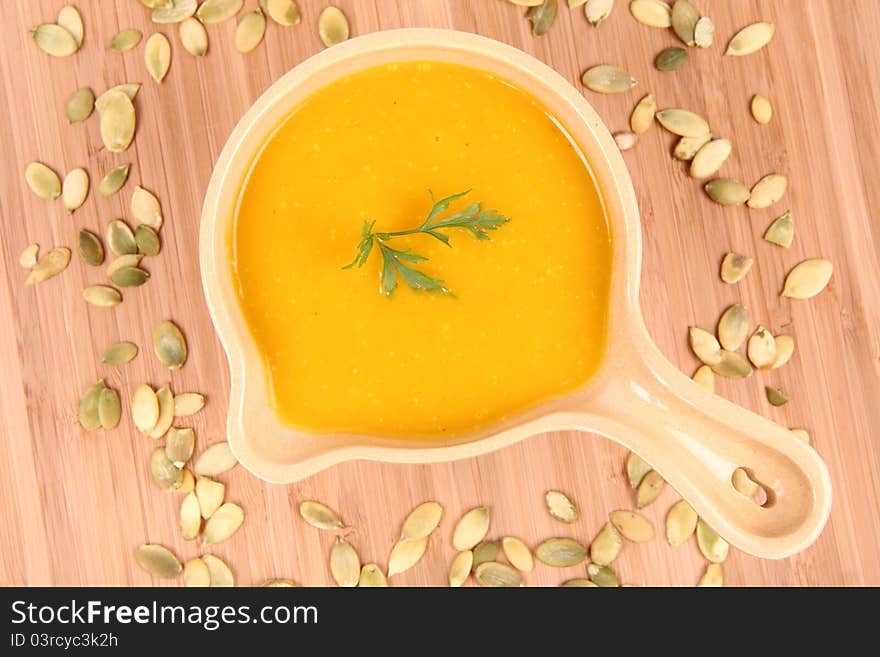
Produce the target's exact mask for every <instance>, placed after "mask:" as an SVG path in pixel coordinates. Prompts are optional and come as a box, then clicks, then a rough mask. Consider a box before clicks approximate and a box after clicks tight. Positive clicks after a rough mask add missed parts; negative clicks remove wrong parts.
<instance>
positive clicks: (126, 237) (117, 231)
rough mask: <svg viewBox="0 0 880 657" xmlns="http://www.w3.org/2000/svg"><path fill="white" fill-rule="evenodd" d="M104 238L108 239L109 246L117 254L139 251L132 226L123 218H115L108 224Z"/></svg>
mask: <svg viewBox="0 0 880 657" xmlns="http://www.w3.org/2000/svg"><path fill="white" fill-rule="evenodd" d="M104 238H105V239H106V240H107V246H109V247H110V250H111V251H112V252H113V253H115V254H116V255H120V256H121V255H129V254H135V253H137V242H135V240H134V233H132V232H131V228H129V227H128V224H127V223H125V222H124V221H122V219H114V220H113V221H111V222H110V223H109V224H107V232H106V234H105V236H104Z"/></svg>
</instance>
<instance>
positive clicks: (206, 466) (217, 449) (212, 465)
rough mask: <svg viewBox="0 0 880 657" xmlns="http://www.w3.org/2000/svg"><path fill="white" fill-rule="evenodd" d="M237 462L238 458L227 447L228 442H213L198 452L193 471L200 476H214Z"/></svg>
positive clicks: (229, 468) (232, 466)
mask: <svg viewBox="0 0 880 657" xmlns="http://www.w3.org/2000/svg"><path fill="white" fill-rule="evenodd" d="M237 463H238V459H236V458H235V455H234V454H233V453H232V450H231V449H229V443H226V442H222V443H214V444H213V445H209V446H208V448H207V449H206V450H205V451H204V452H202V453H201V454H199V457H198V458H197V459H196V462H195V465H193V471H194V472H195V473H196V474H197V475H198V476H200V477H216V476H217V475H219V474H223V473H224V472H226V471H227V470H231V469H232V468H234V467H235V465H236V464H237Z"/></svg>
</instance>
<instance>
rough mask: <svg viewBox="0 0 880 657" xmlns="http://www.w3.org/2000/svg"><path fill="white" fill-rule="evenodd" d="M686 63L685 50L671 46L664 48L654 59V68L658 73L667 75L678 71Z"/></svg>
mask: <svg viewBox="0 0 880 657" xmlns="http://www.w3.org/2000/svg"><path fill="white" fill-rule="evenodd" d="M686 61H687V50H685V49H684V48H679V47H678V46H673V47H671V48H664V49H663V50H661V51H660V54H658V55H657V57H656V58H655V59H654V67H655V68H656V69H657V70H658V71H662V72H664V73H668V72H670V71H676V70H678V69H680V68H681V67H682V66H683V65H684V63H685V62H686Z"/></svg>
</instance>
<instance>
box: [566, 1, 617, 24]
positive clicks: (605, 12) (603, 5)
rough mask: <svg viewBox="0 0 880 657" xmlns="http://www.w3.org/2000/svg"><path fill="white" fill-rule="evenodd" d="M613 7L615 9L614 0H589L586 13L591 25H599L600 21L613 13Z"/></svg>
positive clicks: (585, 7)
mask: <svg viewBox="0 0 880 657" xmlns="http://www.w3.org/2000/svg"><path fill="white" fill-rule="evenodd" d="M569 4H571V3H570V2H569ZM612 9H614V0H587V3H586V5H585V6H584V13H585V14H586V16H587V20H588V21H590V25H592V26H593V27H599V23H601V22H602V21H604V20H605V19H606V18H608V17H609V16H610V15H611V10H612Z"/></svg>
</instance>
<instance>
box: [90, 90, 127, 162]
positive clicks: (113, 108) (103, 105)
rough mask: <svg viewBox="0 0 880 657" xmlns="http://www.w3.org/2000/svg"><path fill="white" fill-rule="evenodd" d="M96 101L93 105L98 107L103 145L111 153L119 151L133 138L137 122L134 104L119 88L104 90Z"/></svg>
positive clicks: (125, 147)
mask: <svg viewBox="0 0 880 657" xmlns="http://www.w3.org/2000/svg"><path fill="white" fill-rule="evenodd" d="M98 101H101V102H100V103H99V102H98ZM98 101H95V107H97V108H98V114H99V117H100V122H101V139H102V140H103V142H104V146H105V147H106V148H107V150H108V151H110V152H111V153H121V152H122V151H124V150H125V149H127V148H128V147H129V145H130V144H131V140H132V139H134V131H135V126H136V123H137V119H136V116H135V111H134V105H133V104H132V102H131V99H130V98H129V97H128V96H127V95H126V93H125V92H124V91H121V90H119V91H107V92H104V93H103V94H102V95H101V98H99V99H98Z"/></svg>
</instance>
